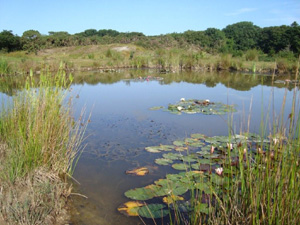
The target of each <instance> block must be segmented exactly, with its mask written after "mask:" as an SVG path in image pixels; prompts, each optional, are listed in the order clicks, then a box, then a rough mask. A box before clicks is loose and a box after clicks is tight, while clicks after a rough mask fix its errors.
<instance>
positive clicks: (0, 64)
mask: <svg viewBox="0 0 300 225" xmlns="http://www.w3.org/2000/svg"><path fill="white" fill-rule="evenodd" d="M10 72H11V70H10V67H9V65H8V63H7V61H6V60H5V59H4V58H0V76H2V75H7V74H9V73H10Z"/></svg>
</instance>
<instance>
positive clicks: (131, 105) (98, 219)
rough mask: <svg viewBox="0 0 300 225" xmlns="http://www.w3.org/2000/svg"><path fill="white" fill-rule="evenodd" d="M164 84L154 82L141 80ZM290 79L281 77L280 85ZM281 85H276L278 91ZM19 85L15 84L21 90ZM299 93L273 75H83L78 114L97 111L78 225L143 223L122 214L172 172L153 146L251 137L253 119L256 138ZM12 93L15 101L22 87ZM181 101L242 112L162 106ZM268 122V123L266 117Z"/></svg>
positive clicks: (83, 168)
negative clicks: (132, 192)
mask: <svg viewBox="0 0 300 225" xmlns="http://www.w3.org/2000/svg"><path fill="white" fill-rule="evenodd" d="M147 76H151V77H157V76H159V77H161V78H163V79H160V80H153V79H149V80H148V81H147V80H144V79H141V80H140V79H138V78H139V77H147ZM284 79H286V78H280V77H275V81H276V80H277V81H278V80H284ZM273 83H274V85H273ZM13 84H14V85H16V84H15V83H13ZM294 88H295V87H294V86H291V85H288V84H284V83H283V82H272V76H267V75H249V74H232V73H219V74H217V73H199V72H191V73H187V72H185V73H178V74H157V73H155V72H153V71H147V70H141V71H131V70H126V71H120V72H118V73H108V74H107V73H96V72H86V73H80V74H75V83H74V85H73V86H72V92H73V94H74V95H78V98H77V99H76V103H75V110H76V115H79V113H80V110H81V109H82V108H83V107H85V108H86V109H87V112H88V113H89V112H91V118H90V119H91V122H90V123H89V125H88V129H87V132H86V133H87V135H88V137H87V139H86V140H85V143H86V144H87V146H86V148H85V150H84V152H83V154H82V156H81V158H80V160H79V161H78V164H77V167H76V170H75V173H74V178H75V179H76V180H77V181H78V182H79V183H80V185H78V184H76V183H74V187H75V189H74V192H77V193H80V194H82V195H85V196H86V197H87V198H84V197H80V196H76V195H74V196H73V197H72V208H71V211H72V224H89V225H90V224H113V225H118V224H120V225H123V224H143V223H142V221H141V220H140V219H139V218H136V217H126V216H124V215H122V214H120V213H119V212H118V211H117V208H118V206H120V205H121V204H123V203H125V202H126V201H128V200H129V199H127V198H126V197H125V196H124V192H125V191H127V190H129V189H132V188H135V187H143V186H145V185H148V184H151V183H152V182H153V181H154V180H156V179H159V178H163V177H164V176H165V175H166V174H167V173H176V171H175V170H173V169H172V168H167V167H164V166H159V165H156V164H155V163H154V160H155V159H156V158H159V157H160V155H161V154H160V153H157V154H153V153H149V152H147V151H145V147H147V146H154V145H159V144H172V142H173V141H174V140H178V139H179V140H183V139H184V138H186V137H188V136H190V134H192V133H202V134H205V135H207V136H216V135H228V132H229V130H230V131H232V132H234V133H240V131H246V130H247V129H248V126H247V123H248V119H249V115H250V120H251V123H250V127H249V130H250V132H256V133H259V132H260V127H261V121H263V122H264V125H265V126H266V127H268V126H269V125H268V122H272V120H273V117H274V115H275V116H278V115H279V114H280V111H281V106H282V102H283V99H284V98H286V104H285V110H284V115H285V118H287V116H288V114H289V113H290V110H291V107H292V98H293V93H294V92H293V90H294ZM6 90H7V91H6V92H5V93H6V94H8V95H11V94H13V92H14V91H13V90H14V88H10V89H9V88H8V89H6ZM181 98H185V99H209V100H210V101H211V102H222V103H224V104H234V105H235V107H236V110H237V111H236V112H234V113H233V114H230V115H229V114H225V115H203V114H192V115H189V114H182V115H174V114H170V113H169V112H165V111H163V110H157V111H153V110H149V108H151V107H154V106H165V107H167V106H168V104H170V103H171V104H174V103H176V102H178V101H179V100H180V99H181ZM262 115H264V116H262ZM139 166H147V168H149V170H150V172H149V174H148V175H146V176H144V177H138V176H130V175H126V174H125V171H126V170H129V169H132V168H136V167H139ZM145 222H146V223H147V224H151V223H152V221H151V220H145Z"/></svg>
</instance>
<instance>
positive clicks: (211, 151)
mask: <svg viewBox="0 0 300 225" xmlns="http://www.w3.org/2000/svg"><path fill="white" fill-rule="evenodd" d="M214 151H215V147H214V146H211V148H210V153H211V154H213V153H214Z"/></svg>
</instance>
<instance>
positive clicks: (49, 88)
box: [0, 67, 84, 182]
mask: <svg viewBox="0 0 300 225" xmlns="http://www.w3.org/2000/svg"><path fill="white" fill-rule="evenodd" d="M72 79H73V78H72V77H71V76H69V77H67V76H66V73H65V72H64V70H63V68H62V67H61V68H60V69H59V71H58V73H57V74H56V75H54V76H52V75H51V74H50V73H48V72H45V73H43V74H41V76H40V81H39V83H35V80H34V79H33V76H32V73H31V74H30V76H28V78H27V81H26V86H25V89H23V90H22V91H20V92H19V93H18V94H17V95H16V96H14V97H12V99H11V101H9V102H7V104H5V105H3V106H2V111H1V115H0V137H1V142H3V143H6V144H7V146H8V150H7V151H6V152H5V159H6V160H5V162H6V163H5V164H4V165H3V167H4V168H3V170H2V172H1V175H2V176H3V177H4V178H5V179H9V180H10V181H12V182H13V181H15V179H16V178H18V177H23V176H25V175H27V174H28V173H29V172H31V171H33V170H34V169H36V168H39V167H45V168H47V169H49V170H51V171H55V172H58V173H67V174H72V171H73V165H74V164H73V163H74V160H76V157H77V156H78V154H79V153H80V142H81V140H82V135H83V132H84V129H82V128H81V126H80V121H79V122H75V121H74V119H73V116H72V112H71V109H72V98H68V89H69V86H70V83H71V82H72ZM83 128H84V127H83Z"/></svg>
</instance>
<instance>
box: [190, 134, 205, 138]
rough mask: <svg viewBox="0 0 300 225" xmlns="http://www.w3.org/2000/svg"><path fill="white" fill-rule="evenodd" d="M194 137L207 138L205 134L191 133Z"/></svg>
mask: <svg viewBox="0 0 300 225" xmlns="http://www.w3.org/2000/svg"><path fill="white" fill-rule="evenodd" d="M191 137H192V138H196V139H205V137H206V136H205V135H204V134H191Z"/></svg>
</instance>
